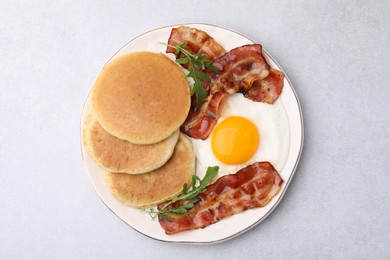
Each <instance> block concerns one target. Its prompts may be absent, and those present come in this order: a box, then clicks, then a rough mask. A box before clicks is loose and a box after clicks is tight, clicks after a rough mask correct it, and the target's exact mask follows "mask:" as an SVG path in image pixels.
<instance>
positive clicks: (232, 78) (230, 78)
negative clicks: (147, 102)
mask: <svg viewBox="0 0 390 260" xmlns="http://www.w3.org/2000/svg"><path fill="white" fill-rule="evenodd" d="M261 50H262V47H261V45H260V44H251V45H244V46H241V47H238V48H235V49H233V50H231V51H230V52H228V53H227V54H225V55H224V56H222V57H220V58H218V59H216V60H215V61H214V62H213V65H214V66H215V67H216V68H217V69H218V70H219V73H214V72H210V71H209V72H207V74H208V76H209V77H210V79H211V82H210V83H206V82H204V86H205V89H206V91H207V92H208V96H207V98H206V99H205V101H204V102H203V103H202V104H201V106H200V107H199V108H196V107H194V106H193V107H192V108H191V110H190V112H189V114H188V117H187V119H186V121H185V122H184V124H183V125H182V126H181V130H182V131H183V132H184V133H185V134H187V135H188V136H191V137H193V138H197V139H203V140H204V139H206V138H207V137H208V136H209V135H210V133H211V131H212V129H213V127H214V125H215V124H216V122H217V120H218V117H219V111H220V109H219V108H220V106H221V104H222V102H223V100H224V98H225V97H227V96H229V95H231V94H233V93H237V92H246V91H248V89H250V88H251V86H252V85H253V83H254V82H255V81H257V80H262V79H264V78H266V77H267V76H268V74H269V65H268V64H267V62H266V61H265V60H264V57H263V55H262V54H261Z"/></svg>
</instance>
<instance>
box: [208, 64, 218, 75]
mask: <svg viewBox="0 0 390 260" xmlns="http://www.w3.org/2000/svg"><path fill="white" fill-rule="evenodd" d="M207 68H208V69H209V70H211V71H212V72H214V73H219V70H218V69H217V68H216V67H215V66H214V65H213V64H210V65H209V66H208V67H207Z"/></svg>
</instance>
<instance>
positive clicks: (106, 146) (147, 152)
mask: <svg viewBox="0 0 390 260" xmlns="http://www.w3.org/2000/svg"><path fill="white" fill-rule="evenodd" d="M178 139H179V131H176V132H174V133H173V134H172V135H171V136H169V137H168V138H167V139H164V140H163V141H161V142H158V143H156V144H148V145H138V144H132V143H130V142H128V141H125V140H121V139H118V138H116V137H115V136H112V135H110V134H109V133H107V132H106V131H105V130H104V129H103V128H102V127H101V125H100V124H99V122H97V120H96V117H95V116H94V115H93V114H90V115H88V117H87V119H86V120H85V122H84V126H83V142H84V147H85V148H86V150H87V151H88V154H89V156H90V157H91V158H92V159H93V160H94V161H95V162H96V163H97V164H99V165H100V167H102V168H103V169H105V170H107V171H112V172H123V173H129V174H141V173H145V172H150V171H152V170H155V169H157V168H159V167H161V166H162V165H164V164H165V163H166V162H167V161H168V160H169V158H170V157H171V155H172V153H173V150H174V148H175V145H176V143H177V140H178Z"/></svg>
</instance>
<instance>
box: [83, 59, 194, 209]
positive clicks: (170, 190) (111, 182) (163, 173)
mask: <svg viewBox="0 0 390 260" xmlns="http://www.w3.org/2000/svg"><path fill="white" fill-rule="evenodd" d="M190 102H191V100H190V94H189V86H188V82H187V80H186V78H185V75H184V73H183V71H182V70H181V68H180V67H179V66H178V65H177V64H176V63H174V62H173V61H171V60H170V59H168V58H167V57H166V56H164V55H163V54H159V53H151V52H134V53H128V54H125V55H123V56H120V57H119V58H116V59H115V60H113V61H111V62H110V63H108V64H107V65H106V66H105V67H104V68H103V70H102V71H101V73H100V74H99V76H98V78H97V79H96V82H95V84H94V87H93V89H92V111H91V112H90V114H89V115H88V117H87V119H86V120H85V122H84V124H83V143H84V147H85V148H86V150H87V152H88V154H89V155H90V157H91V158H92V159H93V160H94V161H95V162H96V163H97V164H98V165H99V166H100V167H101V168H102V169H104V170H105V171H106V172H107V173H106V175H105V176H106V181H107V185H108V187H109V189H110V190H111V192H112V194H113V196H114V197H115V198H116V199H118V200H120V201H121V202H123V203H125V204H127V205H130V206H134V207H145V206H151V205H155V204H157V203H160V202H163V201H166V200H169V199H171V198H173V197H174V196H176V195H178V194H179V193H180V192H181V190H182V187H183V184H184V183H190V181H191V176H192V175H193V174H195V155H194V152H193V150H192V145H191V142H190V141H189V140H188V139H187V138H186V137H185V136H184V135H183V134H181V133H180V131H179V127H180V125H181V124H182V123H183V122H184V120H185V119H186V117H187V114H188V111H189V108H190Z"/></svg>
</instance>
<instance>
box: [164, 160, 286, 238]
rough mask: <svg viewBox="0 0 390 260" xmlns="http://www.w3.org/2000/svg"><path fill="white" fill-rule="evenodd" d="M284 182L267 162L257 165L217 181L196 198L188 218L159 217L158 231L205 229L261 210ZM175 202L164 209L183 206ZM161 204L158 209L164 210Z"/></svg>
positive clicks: (182, 216) (179, 202)
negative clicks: (239, 215)
mask: <svg viewBox="0 0 390 260" xmlns="http://www.w3.org/2000/svg"><path fill="white" fill-rule="evenodd" d="M282 183H283V180H282V178H281V177H280V176H279V174H278V173H277V171H276V170H275V169H274V167H273V166H272V165H271V164H270V163H269V162H257V163H254V164H252V165H250V166H247V167H246V168H243V169H241V170H240V171H238V172H237V173H236V174H230V175H226V176H223V177H221V178H219V179H218V180H217V181H216V182H215V183H214V184H211V185H209V186H207V188H206V190H205V191H204V192H202V193H201V194H199V197H200V201H199V202H197V203H196V204H195V205H194V207H193V208H192V209H190V210H189V211H188V214H187V215H174V214H171V215H169V216H168V217H169V218H166V217H161V216H159V222H160V225H161V227H162V228H163V229H164V230H165V233H166V234H168V235H170V234H174V233H178V232H181V231H185V230H192V229H198V228H204V227H206V226H208V225H211V224H213V223H216V222H218V221H219V220H221V219H223V218H225V217H228V216H231V215H234V214H237V213H240V212H242V211H245V210H248V209H252V208H257V207H264V206H265V205H267V204H268V202H270V201H271V199H272V198H273V197H274V196H275V195H276V194H278V192H279V191H280V189H281V186H282ZM184 203H185V201H177V202H175V203H173V204H171V205H169V206H168V207H167V209H170V208H172V207H175V206H178V205H183V204H184ZM163 205H164V203H161V204H159V205H158V206H157V208H158V209H161V208H162V207H163Z"/></svg>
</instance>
